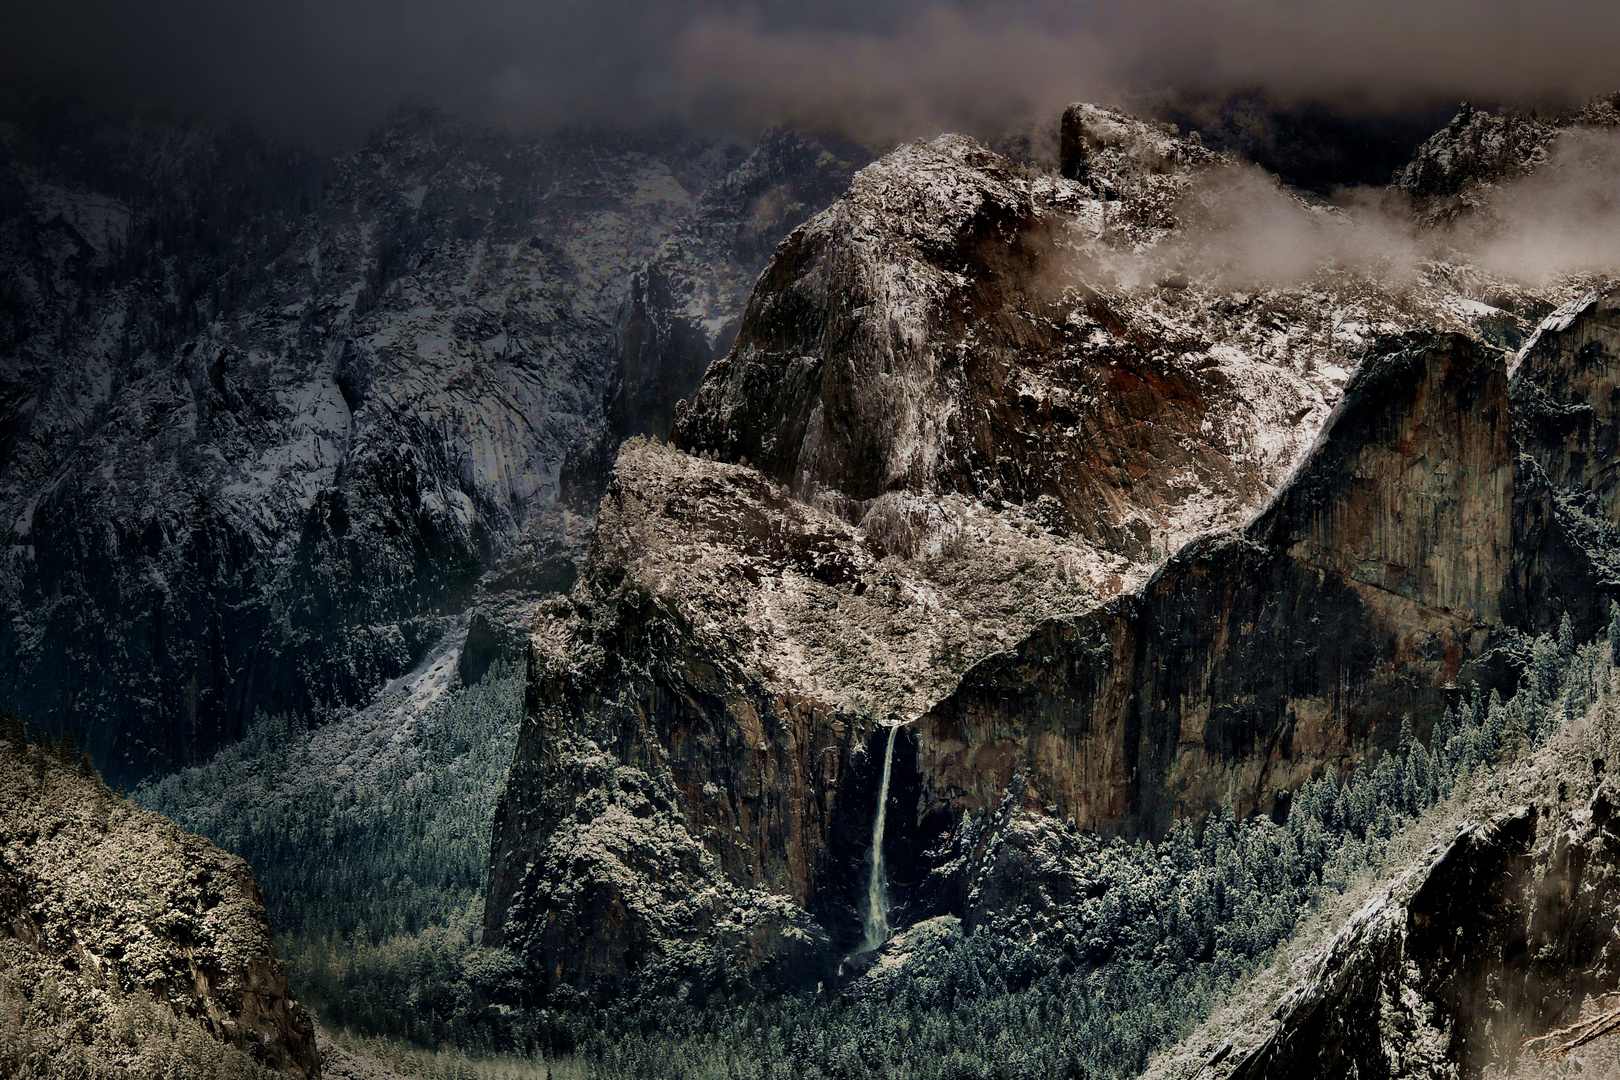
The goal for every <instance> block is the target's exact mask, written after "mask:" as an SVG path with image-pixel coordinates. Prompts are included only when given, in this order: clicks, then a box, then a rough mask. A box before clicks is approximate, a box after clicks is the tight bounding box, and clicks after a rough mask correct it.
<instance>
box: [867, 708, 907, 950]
mask: <svg viewBox="0 0 1620 1080" xmlns="http://www.w3.org/2000/svg"><path fill="white" fill-rule="evenodd" d="M899 733H900V727H899V725H898V724H895V725H890V726H889V741H888V745H887V746H885V747H884V750H883V782H882V783H881V784H879V785H878V800H877V813H876V814H874V815H873V817H872V868H871V875H870V876H869V877H868V878H867V882H866V941H865V943H864V945H863V946H862V947H863V950H864V951H866V952H870V951H871V950H873V949H875V948H877V947H878V946H880V945H882V944H883V943H884V942H885V941H888V940H889V879H888V875H887V874H886V873H884V870H883V819H884V818H886V817H887V816H888V808H889V773H890V772H891V771H892V769H893V767H894V740H895V737H896V736H897V735H898V734H899Z"/></svg>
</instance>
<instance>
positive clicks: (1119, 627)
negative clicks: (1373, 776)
mask: <svg viewBox="0 0 1620 1080" xmlns="http://www.w3.org/2000/svg"><path fill="white" fill-rule="evenodd" d="M1508 428H1509V416H1508V394H1507V376H1506V371H1505V362H1504V359H1503V357H1502V356H1501V355H1500V354H1499V353H1497V352H1495V350H1491V349H1483V348H1481V347H1479V346H1478V345H1476V344H1475V343H1473V342H1470V341H1469V340H1468V339H1466V338H1464V337H1461V336H1460V335H1442V336H1439V337H1433V338H1423V337H1420V338H1410V339H1404V340H1397V341H1392V342H1389V343H1387V344H1385V345H1384V346H1382V347H1380V348H1375V349H1374V350H1373V351H1372V352H1371V353H1370V354H1369V356H1368V358H1367V360H1366V361H1364V362H1363V364H1362V365H1361V367H1360V369H1359V371H1358V373H1357V376H1356V378H1355V380H1354V381H1353V382H1352V383H1351V385H1350V387H1349V388H1348V389H1347V390H1346V393H1345V397H1344V399H1343V400H1342V401H1341V403H1340V404H1339V407H1338V408H1337V409H1336V410H1335V412H1334V415H1333V417H1332V418H1331V419H1330V420H1329V422H1328V424H1327V426H1326V429H1325V430H1324V431H1323V433H1322V435H1321V437H1320V439H1319V442H1318V445H1317V447H1316V448H1315V450H1314V451H1313V453H1312V454H1311V456H1310V457H1309V458H1308V459H1307V460H1306V461H1305V462H1304V464H1303V465H1302V466H1301V468H1300V471H1299V472H1298V473H1297V474H1296V475H1295V477H1294V478H1293V479H1292V481H1291V482H1290V483H1289V485H1288V486H1287V487H1286V488H1284V489H1283V490H1282V491H1281V492H1280V493H1279V495H1278V496H1277V498H1276V500H1275V501H1274V502H1273V504H1272V505H1271V506H1270V507H1268V508H1267V510H1266V511H1265V512H1264V513H1263V514H1262V515H1261V516H1260V517H1259V518H1257V519H1256V520H1255V522H1254V523H1253V524H1251V525H1250V526H1248V527H1247V528H1246V529H1244V530H1242V531H1241V532H1237V533H1233V534H1229V535H1226V536H1221V537H1217V538H1213V539H1210V540H1206V541H1201V542H1198V543H1195V544H1192V545H1189V546H1188V547H1187V548H1186V549H1184V550H1183V551H1181V552H1179V553H1177V554H1176V556H1175V557H1173V558H1172V559H1171V560H1170V561H1169V563H1168V564H1167V565H1166V566H1165V567H1164V568H1163V569H1162V570H1161V571H1159V572H1158V573H1157V574H1156V575H1155V576H1154V578H1153V579H1152V580H1151V581H1149V582H1148V583H1147V585H1146V586H1145V588H1144V589H1143V590H1142V591H1141V592H1140V593H1139V594H1136V595H1132V596H1129V597H1126V598H1123V599H1121V600H1120V601H1118V602H1116V603H1114V604H1112V605H1109V606H1108V607H1105V608H1104V609H1102V610H1100V611H1098V612H1096V613H1094V614H1090V615H1087V616H1084V617H1081V618H1079V619H1074V620H1063V621H1057V622H1053V623H1049V624H1046V625H1043V626H1042V627H1040V628H1039V629H1037V630H1036V631H1035V632H1034V633H1033V634H1031V636H1030V637H1029V638H1027V639H1026V640H1025V641H1023V642H1021V643H1020V644H1019V645H1018V647H1017V648H1015V649H1014V650H1012V651H1011V652H1009V653H1007V654H1004V655H1000V656H995V657H991V658H989V659H987V660H985V661H983V662H982V663H980V664H979V665H977V666H976V667H975V668H974V669H972V670H971V671H969V672H968V673H967V674H966V675H964V677H963V678H962V681H961V684H960V685H959V687H958V688H957V689H956V690H955V691H954V692H953V693H952V694H951V695H950V696H949V697H947V698H946V699H945V700H944V701H942V702H941V703H940V704H939V705H937V706H935V707H934V708H933V709H932V710H930V712H929V713H928V714H927V715H925V716H924V717H923V718H922V719H921V720H920V721H919V722H918V723H917V725H916V726H915V732H916V737H917V741H918V747H919V749H918V768H919V770H920V771H921V772H922V774H923V775H924V776H925V777H926V778H927V779H926V781H925V790H924V793H923V802H922V805H921V806H919V808H918V813H919V814H924V815H932V814H947V815H949V816H952V817H957V816H959V815H961V814H963V813H974V812H978V811H980V810H982V809H984V808H986V807H989V806H993V805H995V804H996V802H997V801H999V799H1000V798H1001V795H1002V793H1003V792H1004V791H1005V790H1007V788H1008V786H1009V785H1010V784H1012V782H1013V780H1014V778H1015V776H1019V775H1021V776H1022V781H1021V782H1022V784H1023V785H1024V791H1025V795H1024V797H1025V799H1026V801H1027V803H1028V804H1029V805H1030V806H1032V807H1037V806H1040V807H1046V808H1047V811H1048V812H1049V813H1056V814H1057V815H1058V816H1060V817H1065V818H1074V819H1075V820H1076V821H1077V822H1079V823H1080V824H1082V825H1083V826H1084V827H1086V828H1090V829H1102V830H1104V831H1112V830H1114V829H1119V828H1124V829H1126V830H1128V831H1133V832H1139V833H1146V834H1149V835H1155V836H1156V835H1161V834H1162V833H1163V832H1164V831H1165V830H1166V829H1168V827H1169V826H1170V824H1171V823H1172V822H1173V821H1174V820H1176V819H1178V818H1180V817H1183V816H1186V815H1189V814H1192V815H1201V814H1203V813H1206V812H1208V811H1210V810H1214V809H1218V808H1219V807H1220V806H1221V805H1223V804H1231V805H1232V806H1234V807H1235V808H1236V810H1237V811H1238V812H1239V813H1243V814H1247V813H1250V812H1254V811H1266V810H1269V809H1270V805H1271V802H1272V799H1273V798H1274V796H1275V795H1276V794H1277V793H1278V792H1285V791H1290V790H1292V789H1293V788H1295V787H1297V786H1298V785H1299V784H1300V783H1301V782H1303V781H1304V780H1307V779H1309V778H1310V777H1311V776H1312V775H1313V774H1316V773H1319V772H1320V771H1322V770H1323V769H1324V768H1327V769H1329V770H1331V771H1334V772H1337V771H1340V770H1341V769H1342V768H1344V767H1345V766H1347V765H1348V764H1349V763H1350V762H1351V761H1353V760H1354V759H1355V758H1356V757H1358V756H1359V755H1360V754H1362V753H1365V752H1366V749H1367V747H1368V746H1369V745H1373V744H1375V743H1376V742H1377V741H1378V740H1379V739H1390V740H1392V739H1393V737H1394V735H1395V731H1396V728H1397V727H1398V724H1399V720H1400V718H1401V717H1402V716H1406V715H1410V716H1416V717H1435V716H1437V715H1438V713H1439V712H1440V711H1443V708H1444V698H1443V693H1444V689H1445V688H1446V687H1447V686H1449V685H1451V684H1453V683H1454V682H1455V681H1456V680H1457V679H1458V677H1459V675H1460V674H1461V673H1462V668H1463V666H1464V664H1465V663H1466V662H1467V661H1469V660H1471V659H1473V658H1474V657H1476V656H1478V655H1479V654H1480V653H1481V652H1482V651H1483V648H1484V645H1485V643H1486V638H1487V635H1488V632H1489V630H1490V628H1492V627H1495V626H1499V625H1500V622H1501V593H1502V589H1503V587H1504V584H1505V583H1506V581H1507V577H1508V567H1509V564H1510V562H1511V559H1512V532H1511V521H1512V500H1513V483H1512V477H1513V470H1512V462H1513V458H1512V453H1511V450H1510V446H1509V439H1508V434H1509V432H1508Z"/></svg>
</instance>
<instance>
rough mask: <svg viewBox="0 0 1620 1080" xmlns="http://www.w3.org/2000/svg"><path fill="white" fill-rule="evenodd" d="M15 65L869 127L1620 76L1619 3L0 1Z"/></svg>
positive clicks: (376, 110)
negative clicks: (1258, 94)
mask: <svg viewBox="0 0 1620 1080" xmlns="http://www.w3.org/2000/svg"><path fill="white" fill-rule="evenodd" d="M0 16H3V23H0V26H3V30H4V32H3V33H0V80H3V81H4V83H5V84H6V85H7V86H9V87H10V88H11V89H14V90H15V89H47V90H54V91H64V90H65V91H69V92H74V93H78V94H83V95H90V96H94V97H98V98H101V99H104V100H110V101H114V102H129V103H136V104H145V105H168V106H176V107H180V108H186V109H205V110H213V111H224V112H239V113H246V114H249V115H254V116H256V117H259V118H261V119H271V120H279V121H281V122H284V123H291V124H300V125H315V126H326V127H343V126H352V125H356V124H360V125H364V124H369V123H371V122H373V121H374V120H375V118H376V116H378V115H379V114H380V113H381V112H382V111H383V110H385V109H386V108H388V107H389V106H390V105H392V104H394V103H395V102H398V101H400V100H402V99H408V100H415V101H432V102H437V103H440V104H444V105H447V106H450V107H453V108H465V109H468V110H472V111H475V112H479V113H482V114H486V115H490V116H492V117H502V118H507V119H513V120H519V121H523V120H527V121H534V122H546V121H549V120H555V119H565V118H604V117H606V118H616V119H625V118H630V119H635V118H642V119H655V118H657V117H660V116H667V115H682V116H687V117H690V118H694V119H698V120H700V121H711V122H719V123H735V124H746V125H752V124H754V123H757V122H761V121H767V122H768V121H784V120H786V121H798V122H811V123H816V124H818V125H821V126H832V127H841V128H844V129H847V130H850V131H852V132H854V133H857V134H864V135H867V136H868V137H871V138H873V139H880V140H881V139H887V138H892V137H896V136H902V135H909V134H931V133H932V132H933V131H936V130H939V129H940V128H945V127H966V128H970V129H983V128H985V127H987V126H993V125H997V124H1007V123H1017V122H1018V121H1020V120H1022V119H1026V118H1031V117H1036V116H1042V117H1046V116H1050V115H1051V114H1053V113H1054V112H1055V110H1056V109H1057V108H1058V107H1059V106H1061V105H1062V104H1064V103H1065V102H1067V101H1070V100H1074V99H1076V98H1113V99H1115V100H1123V99H1129V98H1130V97H1131V96H1132V95H1133V94H1141V93H1145V92H1149V91H1153V90H1161V89H1163V88H1166V87H1174V88H1179V89H1188V88H1192V89H1198V90H1206V91H1207V90H1215V91H1219V90H1221V89H1223V88H1232V87H1239V86H1251V87H1252V86H1258V87H1263V88H1266V89H1267V90H1268V91H1269V92H1270V93H1272V94H1273V95H1276V96H1280V97H1289V96H1297V97H1301V98H1312V97H1314V98H1320V99H1330V100H1333V101H1336V102H1343V103H1347V104H1360V105H1363V106H1366V107H1368V108H1393V107H1399V106H1402V105H1404V104H1406V103H1410V102H1412V101H1425V100H1434V99H1441V98H1443V99H1455V98H1459V97H1465V96H1466V97H1472V98H1484V99H1488V100H1532V99H1534V100H1547V101H1568V100H1574V99H1579V98H1582V97H1585V96H1589V95H1591V94H1594V93H1598V92H1602V91H1606V90H1609V89H1614V88H1620V86H1617V83H1620V73H1617V65H1616V63H1615V62H1614V60H1613V57H1615V56H1616V55H1620V11H1617V10H1616V6H1615V5H1612V4H1608V3H1596V2H1586V0H1581V2H1569V3H1539V4H1532V3H1517V2H1505V0H1482V2H1474V3H1464V2H1459V0H1291V2H1285V0H1136V2H1093V3H1078V2H1077V3H1056V2H1038V0H1001V2H993V0H984V2H979V3H965V2H964V3H948V2H934V3H921V2H919V3H905V4H901V3H854V2H836V0H819V2H805V3H768V2H763V0H761V2H742V0H731V2H725V0H663V2H651V0H596V2H585V0H573V2H569V0H212V2H207V3H204V2H200V0H148V2H144V3H143V2H134V0H55V2H49V3H43V2H37V0H35V2H30V3H19V2H16V0H3V3H0Z"/></svg>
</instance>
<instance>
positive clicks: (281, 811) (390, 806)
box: [135, 665, 524, 1048]
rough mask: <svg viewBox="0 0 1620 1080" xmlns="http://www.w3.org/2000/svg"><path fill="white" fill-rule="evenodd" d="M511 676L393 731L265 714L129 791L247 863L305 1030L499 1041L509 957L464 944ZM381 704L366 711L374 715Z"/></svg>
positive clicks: (512, 720)
mask: <svg viewBox="0 0 1620 1080" xmlns="http://www.w3.org/2000/svg"><path fill="white" fill-rule="evenodd" d="M523 687H524V674H523V670H522V669H521V668H520V667H515V666H512V665H496V666H494V667H492V668H491V669H490V672H489V673H488V674H487V675H486V676H485V678H484V679H483V680H482V681H481V682H479V683H478V684H477V685H476V686H472V687H467V688H465V689H462V690H459V691H457V692H455V693H454V694H452V695H449V696H448V697H447V699H446V700H444V701H442V702H441V703H439V704H437V705H435V706H432V707H430V708H429V709H428V710H427V711H426V713H425V714H423V715H421V716H419V717H417V718H415V719H414V720H412V721H410V722H409V723H410V724H411V727H410V729H409V730H398V729H394V728H390V727H387V726H384V725H377V726H368V723H367V716H368V715H373V714H348V713H345V714H340V715H338V716H336V717H332V718H329V719H328V721H327V723H326V724H325V725H323V726H321V727H318V728H315V729H313V730H310V729H308V728H306V727H305V726H304V725H303V724H302V723H301V722H299V721H297V720H294V719H291V718H288V717H285V716H276V717H268V718H264V719H261V720H260V721H259V722H258V723H256V724H255V725H253V727H252V728H251V729H250V731H249V732H248V735H247V737H246V738H245V739H244V740H243V741H242V742H239V743H237V744H234V745H232V746H230V747H227V748H226V749H225V750H223V751H221V752H220V753H219V754H217V755H216V756H215V757H214V758H213V759H212V760H211V761H210V762H208V763H207V764H206V765H203V766H200V767H197V768H193V769H186V770H184V771H182V772H179V773H176V774H173V775H171V776H169V777H165V778H163V779H162V780H159V781H157V782H155V783H153V784H149V785H146V786H143V787H142V788H141V789H139V790H138V791H137V792H136V794H135V797H136V799H137V800H138V801H139V802H140V803H141V804H142V805H145V806H147V807H149V808H151V809H154V810H158V811H159V812H160V813H163V814H166V815H168V816H169V817H171V818H173V819H174V820H175V821H177V822H179V823H180V824H181V825H182V826H183V827H185V828H187V829H190V830H192V831H194V832H198V833H201V834H202V835H204V836H207V837H208V838H209V839H211V840H213V841H214V842H215V843H217V844H219V845H220V846H221V847H223V848H225V849H227V850H229V851H234V852H236V853H237V854H239V855H241V856H243V857H244V858H245V859H247V860H248V863H249V865H251V866H252V867H253V872H254V876H255V877H256V878H257V880H258V882H259V885H260V887H261V889H262V890H263V892H264V895H265V902H266V906H267V908H268V909H269V912H270V919H271V925H272V927H273V928H274V929H275V932H276V941H277V946H278V948H279V950H280V952H281V953H282V955H283V957H284V958H285V960H286V963H287V969H288V977H289V979H290V981H291V982H292V984H293V986H294V988H295V989H296V990H297V991H298V992H299V993H300V995H301V996H302V997H303V999H304V1000H305V1002H306V1003H307V1004H309V1005H310V1007H311V1008H312V1009H313V1010H314V1011H315V1013H316V1015H317V1016H319V1017H320V1019H321V1021H322V1022H323V1023H325V1024H326V1025H328V1026H331V1027H352V1028H354V1029H355V1030H357V1031H361V1032H365V1033H367V1034H375V1035H388V1036H393V1037H397V1038H406V1039H410V1040H412V1041H415V1042H418V1043H421V1044H423V1045H427V1046H437V1045H439V1044H440V1043H441V1042H445V1041H448V1042H450V1043H451V1044H453V1045H457V1046H463V1047H467V1048H503V1047H506V1046H509V1045H511V1042H512V1040H511V1038H510V1036H509V1035H508V1034H507V1032H508V1029H509V1027H510V1025H509V1023H508V1022H507V1021H506V1019H505V1017H506V1016H507V1015H508V1013H510V1011H511V1010H509V1009H503V1007H502V1006H501V1005H500V1004H499V1003H500V1002H505V1001H509V1000H510V999H511V998H512V996H513V994H514V993H515V991H514V990H513V986H514V984H515V982H516V972H515V962H514V961H513V960H512V959H511V957H510V954H508V953H506V952H504V951H502V950H485V949H482V948H480V947H479V946H478V938H479V935H480V931H481V929H482V924H483V907H482V896H483V890H484V877H485V873H486V870H487V866H488V862H489V838H490V828H491V823H492V821H493V819H494V813H495V801H496V799H497V798H498V797H499V794H500V791H501V789H502V787H503V785H504V784H505V779H506V771H507V769H508V767H509V766H510V764H511V758H512V747H513V744H514V742H515V740H516V738H517V729H518V724H519V722H520V721H521V719H522V715H523ZM387 704H388V703H384V707H382V708H378V709H376V710H375V714H381V715H386V714H387V713H388V712H389V710H388V708H387V707H386V706H387Z"/></svg>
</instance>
